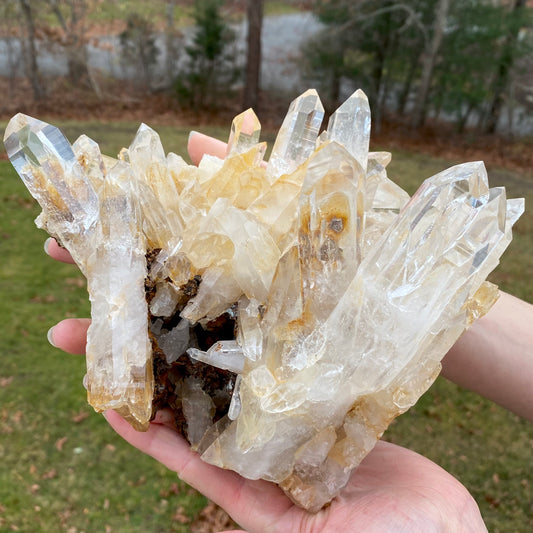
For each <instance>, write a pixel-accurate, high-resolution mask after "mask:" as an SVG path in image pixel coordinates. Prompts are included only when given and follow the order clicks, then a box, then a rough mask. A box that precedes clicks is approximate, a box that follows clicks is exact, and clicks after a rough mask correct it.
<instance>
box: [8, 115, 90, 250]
mask: <svg viewBox="0 0 533 533" xmlns="http://www.w3.org/2000/svg"><path fill="white" fill-rule="evenodd" d="M4 143H5V147H6V151H7V154H8V156H9V158H10V160H11V162H12V164H13V166H14V167H15V169H16V171H17V172H18V173H19V175H20V177H21V178H22V180H23V181H24V183H25V185H26V187H27V188H28V190H29V191H30V193H31V194H32V196H33V197H34V198H35V199H36V200H37V201H38V202H39V204H40V206H41V208H42V209H43V216H42V217H41V218H40V222H41V224H43V225H44V227H45V229H47V230H48V231H49V233H51V234H52V235H54V236H55V237H57V238H58V239H59V240H60V242H63V241H64V240H65V239H68V238H69V237H70V238H71V239H72V242H73V245H74V246H73V250H72V251H71V253H72V254H73V256H74V258H75V259H79V255H78V252H79V250H78V249H77V247H78V241H80V235H83V234H85V233H87V232H91V231H93V230H94V226H95V225H96V221H97V219H98V211H99V207H98V197H97V196H96V193H95V191H94V189H93V187H92V186H91V184H90V182H89V180H88V179H87V177H86V176H85V174H84V172H83V169H82V167H81V165H80V163H79V162H78V160H77V158H76V156H75V155H74V152H73V151H72V147H71V146H70V143H69V142H68V141H67V139H66V138H65V137H64V135H63V134H62V133H61V132H60V131H59V130H58V129H57V128H56V127H54V126H51V125H50V124H47V123H46V122H42V121H40V120H36V119H34V118H31V117H28V116H27V115H23V114H21V113H19V114H18V115H16V116H15V117H13V118H12V119H11V120H10V122H9V124H8V125H7V128H6V131H5V136H4Z"/></svg>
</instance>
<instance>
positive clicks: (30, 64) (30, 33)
mask: <svg viewBox="0 0 533 533" xmlns="http://www.w3.org/2000/svg"><path fill="white" fill-rule="evenodd" d="M19 6H20V10H21V13H22V17H23V20H24V25H25V26H26V46H25V51H26V54H25V55H26V57H25V61H24V66H25V69H26V76H27V77H28V79H29V80H30V83H31V88H32V91H33V99H34V100H36V101H38V100H42V99H43V98H44V96H45V90H44V86H43V84H42V82H41V77H40V75H39V67H38V65H37V44H36V35H35V24H34V21H33V11H32V6H31V2H30V1H29V0H19Z"/></svg>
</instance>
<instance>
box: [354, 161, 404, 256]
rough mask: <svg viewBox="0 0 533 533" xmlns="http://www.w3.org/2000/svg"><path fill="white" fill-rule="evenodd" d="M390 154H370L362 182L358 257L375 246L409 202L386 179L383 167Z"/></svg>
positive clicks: (390, 181)
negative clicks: (364, 180)
mask: <svg viewBox="0 0 533 533" xmlns="http://www.w3.org/2000/svg"><path fill="white" fill-rule="evenodd" d="M390 155H391V154H390V153H388V152H372V153H370V154H369V157H368V166H367V173H366V182H365V193H364V205H365V220H364V232H363V238H362V243H361V253H362V255H363V256H364V255H365V254H366V251H367V250H369V249H370V248H371V247H372V246H374V245H375V244H376V242H377V241H378V240H379V238H380V237H381V235H383V233H385V231H386V230H387V228H388V227H389V226H390V225H391V224H392V223H393V222H394V220H395V219H396V217H397V216H398V213H399V212H400V209H401V208H402V207H403V206H404V205H405V204H406V203H407V202H408V201H409V195H408V194H407V193H406V192H405V191H404V190H403V189H402V188H401V187H399V186H398V185H396V183H394V182H393V181H392V180H390V179H389V178H388V177H387V171H386V168H385V167H386V166H387V164H388V163H389V162H390Z"/></svg>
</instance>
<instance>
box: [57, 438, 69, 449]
mask: <svg viewBox="0 0 533 533" xmlns="http://www.w3.org/2000/svg"><path fill="white" fill-rule="evenodd" d="M67 440H68V437H61V438H60V439H57V440H56V444H55V446H56V449H57V450H58V451H62V450H63V446H64V444H65V442H67Z"/></svg>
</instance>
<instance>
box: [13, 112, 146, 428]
mask: <svg viewBox="0 0 533 533" xmlns="http://www.w3.org/2000/svg"><path fill="white" fill-rule="evenodd" d="M5 145H6V149H7V151H8V154H9V156H10V158H11V160H12V162H13V165H14V166H15V168H16V170H17V171H18V172H19V174H20V175H21V177H22V178H23V180H24V183H25V184H26V186H27V187H28V189H29V191H30V192H31V193H32V195H33V196H34V197H35V198H36V199H37V201H38V202H39V203H40V205H41V207H42V209H43V212H42V214H41V215H40V217H39V222H40V224H42V225H43V227H44V228H45V229H46V230H47V231H48V232H49V233H50V234H51V235H53V236H54V237H56V238H57V239H58V240H59V241H60V242H61V243H62V244H63V245H64V246H65V247H66V248H67V249H68V250H69V252H70V253H71V255H72V257H73V258H74V260H75V261H76V263H77V264H78V266H79V268H80V270H81V271H82V272H83V274H84V275H85V276H86V278H87V284H88V290H89V298H90V300H91V303H92V306H91V316H92V324H91V327H90V328H89V332H88V336H87V349H86V351H87V378H86V383H87V389H88V399H89V403H90V404H91V405H92V406H93V407H94V408H95V409H96V410H98V411H103V410H105V409H116V410H117V411H119V412H120V413H121V414H122V415H123V416H125V417H126V418H127V419H128V420H129V421H130V423H132V425H134V426H135V427H137V428H139V429H146V428H147V425H148V421H149V419H150V416H151V414H152V410H151V402H152V394H153V384H152V382H153V379H152V368H151V348H150V345H149V342H148V329H147V328H148V325H147V305H146V299H145V295H144V279H145V277H146V260H145V252H146V248H145V245H144V241H143V239H142V238H141V237H140V234H139V226H140V216H139V212H138V209H137V207H136V204H135V200H134V199H133V196H132V190H131V183H132V176H131V171H130V169H129V167H128V166H127V165H125V164H124V163H118V164H116V166H114V167H113V169H112V170H111V171H110V172H109V173H108V174H107V175H105V172H106V171H105V168H104V164H103V160H102V157H101V155H100V151H99V149H98V147H97V145H96V143H94V142H93V141H91V140H90V139H88V138H80V139H78V141H77V143H76V144H75V146H74V150H75V151H74V150H73V148H72V147H71V146H70V144H69V142H68V141H67V139H66V138H65V137H64V136H63V135H62V134H61V132H60V131H59V130H58V129H57V128H55V127H53V126H50V125H49V124H46V123H45V122H41V121H39V120H35V119H33V118H31V117H27V116H25V115H20V114H19V115H17V116H16V117H14V118H13V119H12V120H11V121H10V123H9V125H8V127H7V129H6V138H5ZM89 158H90V160H89ZM89 161H90V162H89ZM95 190H96V191H98V193H99V196H100V198H98V197H97V194H96V192H95Z"/></svg>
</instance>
